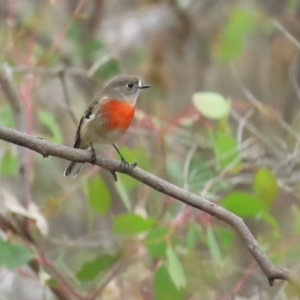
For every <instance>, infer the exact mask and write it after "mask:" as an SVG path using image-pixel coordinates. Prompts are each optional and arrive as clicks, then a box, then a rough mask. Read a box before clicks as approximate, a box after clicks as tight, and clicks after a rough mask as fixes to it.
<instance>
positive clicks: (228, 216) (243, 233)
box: [0, 126, 299, 285]
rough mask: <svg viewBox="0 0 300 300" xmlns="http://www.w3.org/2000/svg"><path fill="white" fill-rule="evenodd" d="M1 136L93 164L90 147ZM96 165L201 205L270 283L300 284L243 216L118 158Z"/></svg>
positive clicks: (8, 132)
mask: <svg viewBox="0 0 300 300" xmlns="http://www.w3.org/2000/svg"><path fill="white" fill-rule="evenodd" d="M0 139H2V140H4V141H7V142H11V143H14V144H16V145H19V146H23V147H26V148H29V149H31V150H33V151H36V152H38V153H40V154H41V155H43V157H47V156H49V155H51V156H56V157H59V158H63V159H66V160H72V161H77V162H81V163H91V154H90V152H89V151H87V150H79V149H73V148H70V147H66V146H61V145H57V144H54V143H50V142H47V141H44V140H41V139H39V138H36V137H33V136H30V135H28V134H25V133H22V132H19V131H17V130H14V129H11V128H7V127H4V126H0ZM96 165H98V166H100V167H103V168H104V169H106V170H108V171H111V172H121V173H125V174H127V175H129V176H131V177H133V178H135V179H136V180H138V181H140V182H143V183H144V184H146V185H148V186H150V187H152V188H153V189H155V190H157V191H159V192H161V193H164V194H166V195H169V196H171V197H173V198H175V199H177V200H179V201H182V202H184V203H186V204H188V205H191V206H192V207H195V208H198V209H200V210H202V211H205V212H206V213H209V214H210V215H212V216H214V217H216V218H218V219H220V220H222V221H224V222H225V223H227V224H229V225H230V226H231V227H233V228H234V229H235V231H236V232H237V233H238V234H239V236H240V237H241V239H242V240H243V242H244V244H245V246H246V247H247V249H248V251H249V252H250V254H251V255H252V257H253V258H254V259H255V260H256V262H257V263H258V265H259V266H260V268H261V270H262V271H263V273H264V274H265V276H266V277H267V279H268V280H269V283H270V285H273V284H274V281H275V279H281V280H287V281H290V282H292V283H295V284H296V285H299V278H297V277H296V275H295V274H293V273H292V271H291V270H288V269H286V268H281V267H277V266H274V265H273V264H272V263H271V261H270V260H269V258H268V257H267V256H266V254H265V253H264V252H263V251H262V249H261V247H260V246H259V244H258V243H257V241H256V239H255V238H254V236H253V235H252V234H251V232H250V230H249V229H248V227H247V226H246V225H245V223H244V221H243V219H241V218H240V217H238V216H236V215H235V214H233V213H231V212H229V211H228V210H226V209H224V208H223V207H221V206H219V205H217V204H215V203H213V202H211V201H209V200H206V199H204V198H203V197H200V196H198V195H196V194H193V193H190V192H188V191H186V190H184V189H182V188H180V187H178V186H176V185H174V184H171V183H170V182H167V181H165V180H163V179H161V178H159V177H157V176H155V175H153V174H151V173H149V172H146V171H144V170H142V169H140V168H139V167H135V168H134V169H132V168H127V169H124V167H123V165H122V164H120V162H119V161H117V160H114V159H107V158H97V161H96Z"/></svg>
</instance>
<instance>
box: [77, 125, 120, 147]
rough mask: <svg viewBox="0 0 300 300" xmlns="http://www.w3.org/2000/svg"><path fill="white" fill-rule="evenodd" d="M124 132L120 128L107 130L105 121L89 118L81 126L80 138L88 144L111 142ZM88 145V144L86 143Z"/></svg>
mask: <svg viewBox="0 0 300 300" xmlns="http://www.w3.org/2000/svg"><path fill="white" fill-rule="evenodd" d="M124 133H125V130H122V129H110V130H107V129H106V126H105V122H101V121H100V120H96V119H94V120H91V121H90V122H87V123H86V124H85V126H83V128H82V131H81V139H82V140H83V141H86V142H87V143H88V144H90V143H92V144H93V145H97V144H102V145H105V144H112V143H114V142H115V141H116V140H117V139H119V138H120V137H121V135H122V134H124ZM88 146H89V145H88Z"/></svg>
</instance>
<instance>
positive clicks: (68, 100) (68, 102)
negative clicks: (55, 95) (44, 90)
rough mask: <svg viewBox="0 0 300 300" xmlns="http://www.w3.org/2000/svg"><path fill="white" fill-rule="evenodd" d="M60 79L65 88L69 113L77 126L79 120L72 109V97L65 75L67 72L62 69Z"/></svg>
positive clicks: (64, 92)
mask: <svg viewBox="0 0 300 300" xmlns="http://www.w3.org/2000/svg"><path fill="white" fill-rule="evenodd" d="M59 79H60V81H61V85H62V90H63V94H64V98H65V102H66V104H67V109H68V111H69V114H70V116H71V119H72V120H73V122H74V124H75V126H77V124H78V121H77V118H76V116H75V114H74V111H73V109H72V103H71V101H70V97H69V93H68V89H67V83H66V77H65V72H64V71H62V72H61V73H59Z"/></svg>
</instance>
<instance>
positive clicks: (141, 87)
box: [139, 84, 151, 89]
mask: <svg viewBox="0 0 300 300" xmlns="http://www.w3.org/2000/svg"><path fill="white" fill-rule="evenodd" d="M150 87H151V85H149V84H142V85H141V86H139V88H140V89H147V88H150Z"/></svg>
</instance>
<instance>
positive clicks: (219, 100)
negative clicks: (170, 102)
mask: <svg viewBox="0 0 300 300" xmlns="http://www.w3.org/2000/svg"><path fill="white" fill-rule="evenodd" d="M193 104H194V106H195V108H196V109H197V110H198V111H199V112H200V113H201V114H202V115H203V116H204V117H206V118H208V119H212V120H220V119H222V118H224V117H226V116H228V114H229V111H230V106H231V101H230V100H229V99H225V98H224V97H223V96H222V95H220V94H217V93H213V92H205V93H195V94H194V95H193Z"/></svg>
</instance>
